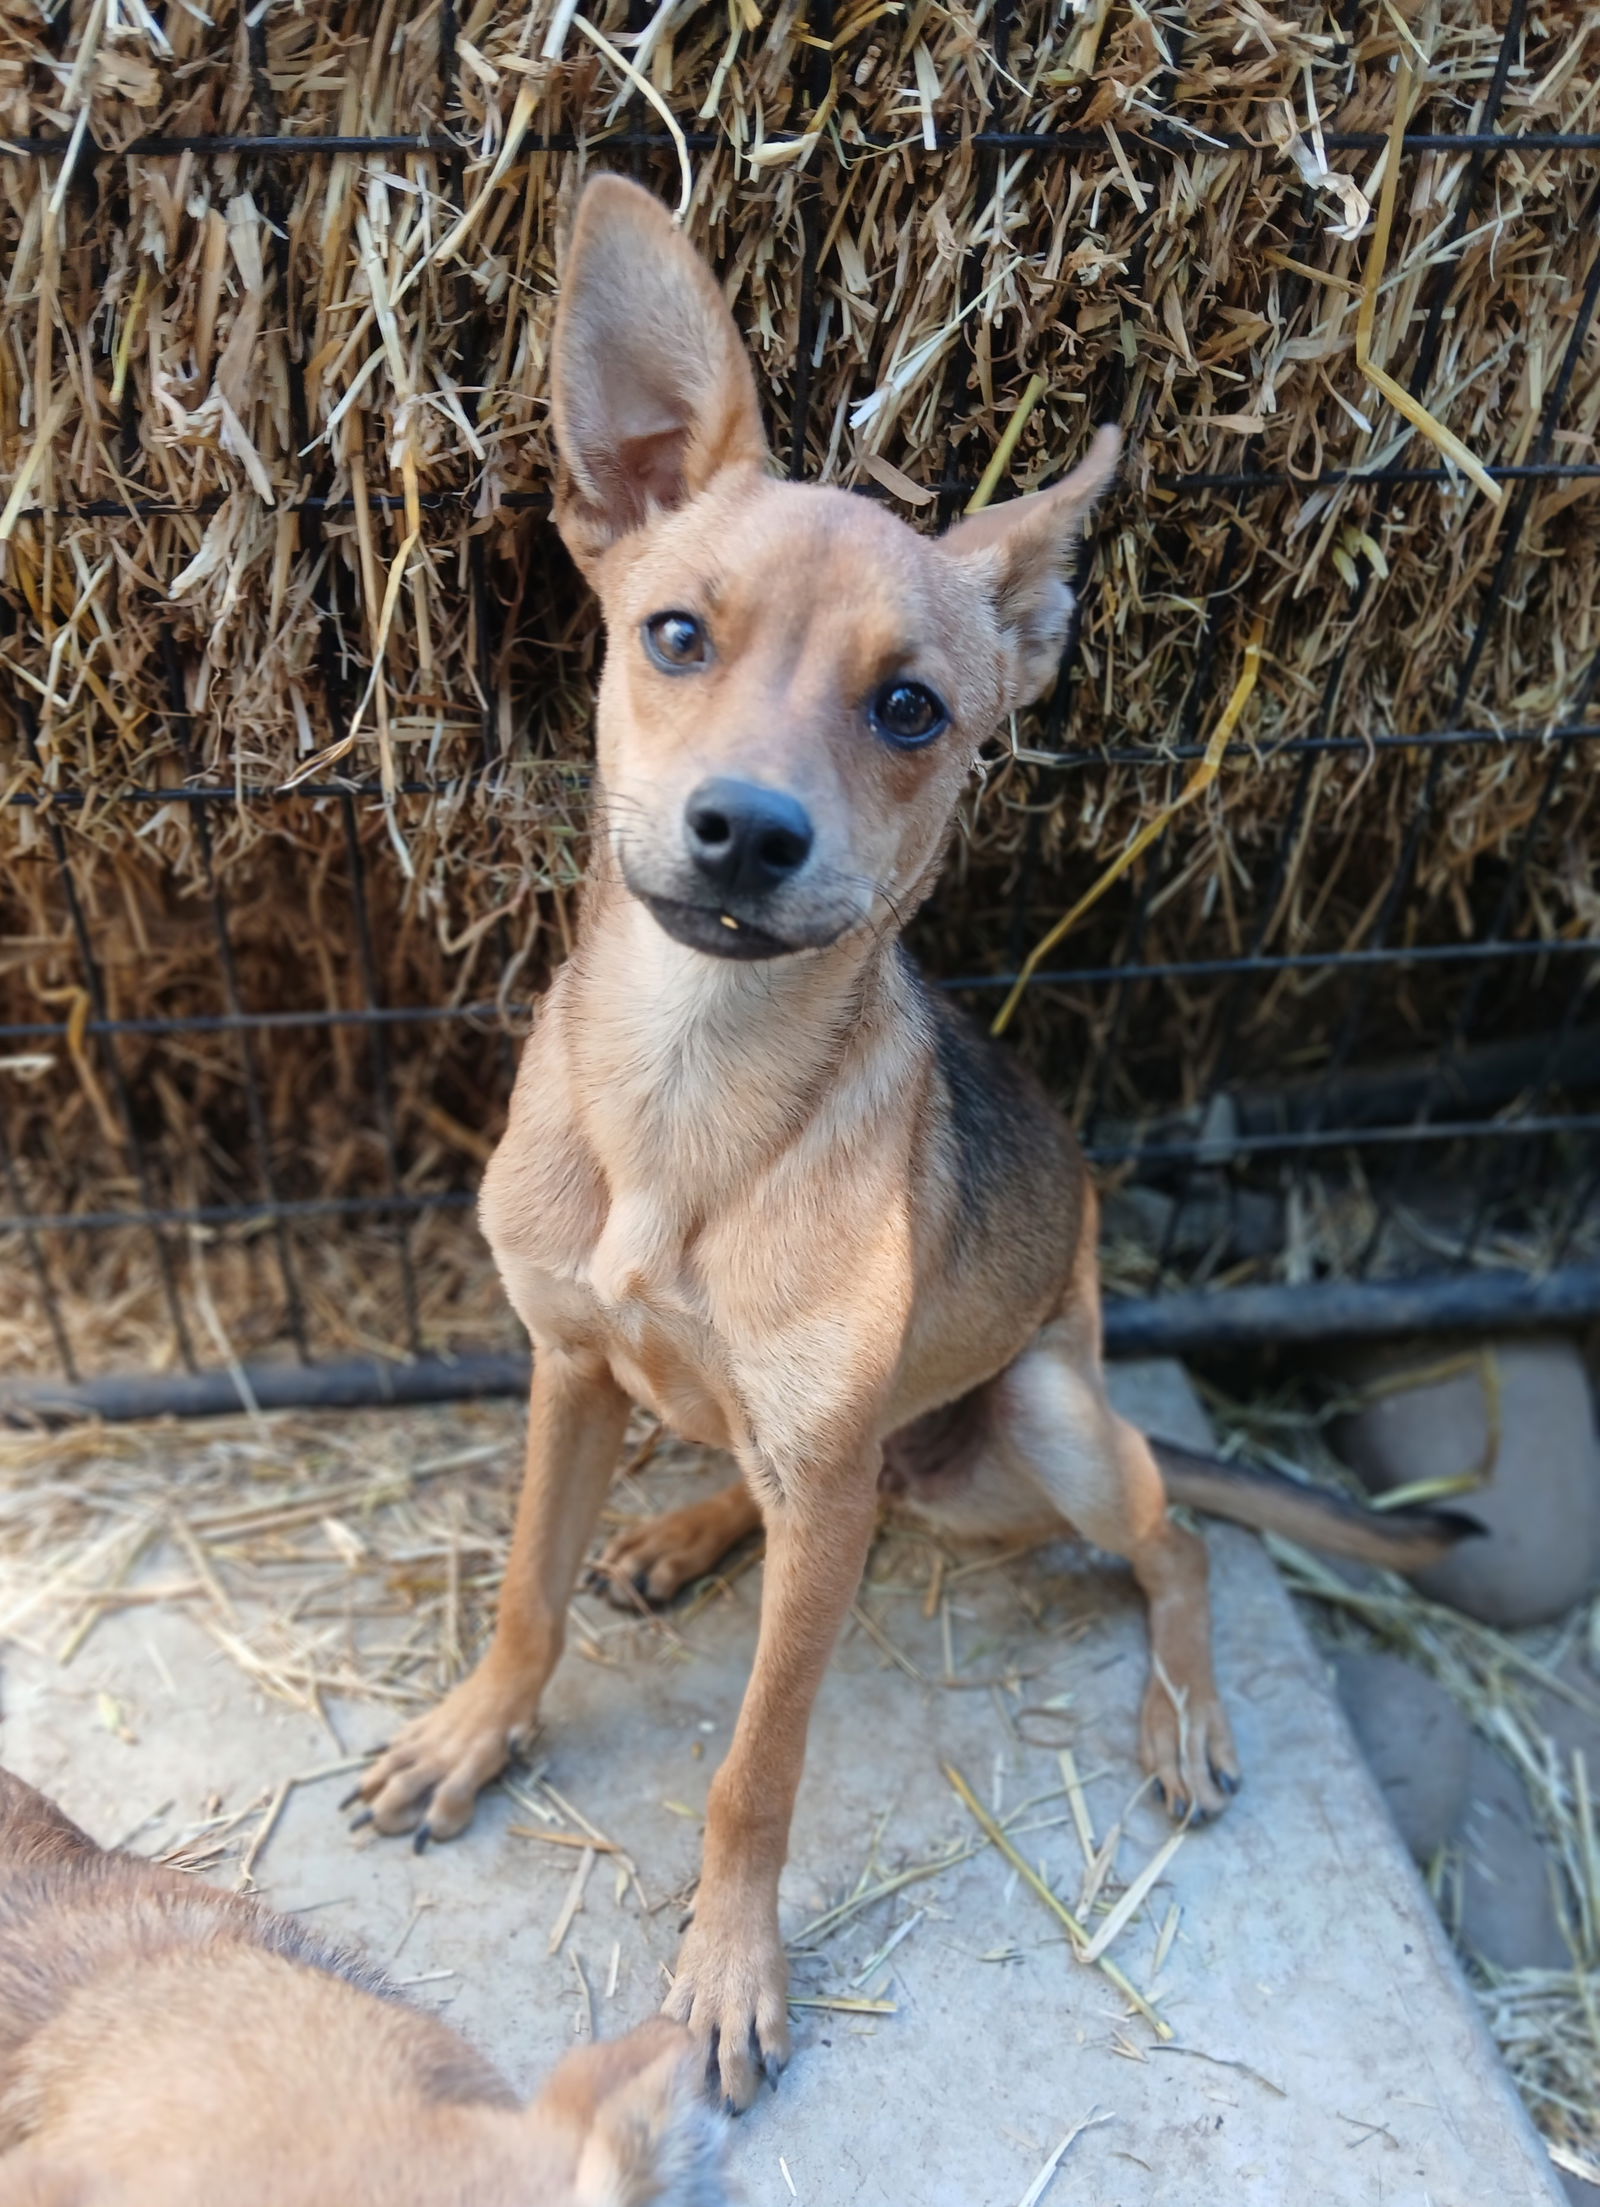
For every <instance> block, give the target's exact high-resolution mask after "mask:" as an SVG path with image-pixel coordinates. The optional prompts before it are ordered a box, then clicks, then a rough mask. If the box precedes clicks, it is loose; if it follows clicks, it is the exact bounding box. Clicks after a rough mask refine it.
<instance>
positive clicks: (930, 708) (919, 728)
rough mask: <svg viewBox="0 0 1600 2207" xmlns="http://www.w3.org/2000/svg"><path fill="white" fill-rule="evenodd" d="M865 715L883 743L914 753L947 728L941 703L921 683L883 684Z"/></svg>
mask: <svg viewBox="0 0 1600 2207" xmlns="http://www.w3.org/2000/svg"><path fill="white" fill-rule="evenodd" d="M867 713H868V716H869V718H870V719H871V721H872V725H873V727H874V728H875V729H876V730H877V732H878V734H879V735H880V736H882V738H883V740H884V742H885V743H892V744H896V745H898V746H899V748H900V749H901V750H902V751H914V750H915V749H916V748H917V746H918V745H919V744H924V743H931V742H932V741H933V739H934V737H935V736H936V735H938V734H939V733H940V732H941V730H943V729H945V728H948V727H949V725H950V715H949V713H948V712H947V711H946V709H945V706H944V704H943V701H942V700H941V699H939V698H937V697H935V695H934V693H933V692H932V690H930V689H929V688H928V687H927V685H926V684H925V683H922V682H886V683H885V684H884V685H883V688H882V689H881V690H880V691H879V692H878V694H877V695H876V697H874V699H873V700H872V703H871V704H870V705H869V706H868V707H867Z"/></svg>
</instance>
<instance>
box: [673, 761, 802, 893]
mask: <svg viewBox="0 0 1600 2207" xmlns="http://www.w3.org/2000/svg"><path fill="white" fill-rule="evenodd" d="M683 828H684V838H685V840H686V842H687V843H688V846H689V856H690V857H691V858H692V859H693V860H694V862H695V865H696V866H697V867H698V868H699V870H700V872H701V873H702V874H703V875H704V876H705V878H706V880H707V881H709V882H710V883H711V885H712V887H713V888H714V889H716V890H717V891H718V892H719V893H720V894H722V895H723V896H747V897H760V896H765V895H767V894H768V893H769V892H770V891H771V890H773V889H778V888H781V887H782V885H783V884H784V882H786V881H787V880H788V879H789V878H790V876H791V875H792V874H797V873H798V872H799V871H800V869H801V867H802V866H803V865H804V864H805V862H806V859H807V857H808V856H809V855H810V851H811V845H812V842H813V841H814V839H815V838H814V835H813V831H812V826H811V820H810V816H809V815H808V814H807V812H806V809H805V807H804V805H802V804H798V803H797V802H796V801H795V799H794V798H793V797H786V796H785V795H784V794H783V792H782V790H780V789H762V788H761V787H759V785H758V784H757V783H755V782H736V781H733V780H731V779H729V778H728V777H726V776H723V775H718V776H717V777H716V778H715V779H714V780H712V781H709V782H702V783H701V784H700V787H699V788H698V789H697V790H696V791H695V793H694V795H693V796H692V797H691V798H690V799H689V802H688V804H687V805H686V806H685V808H684V815H683Z"/></svg>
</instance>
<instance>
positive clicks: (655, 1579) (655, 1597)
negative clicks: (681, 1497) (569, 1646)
mask: <svg viewBox="0 0 1600 2207" xmlns="http://www.w3.org/2000/svg"><path fill="white" fill-rule="evenodd" d="M760 1524H761V1511H760V1508H759V1506H758V1505H757V1503H756V1499H755V1496H754V1495H753V1494H752V1493H751V1492H750V1489H749V1488H748V1487H747V1486H746V1484H745V1482H744V1481H743V1480H742V1479H735V1480H733V1481H732V1482H731V1484H730V1485H728V1486H726V1487H722V1488H719V1489H718V1491H717V1492H716V1493H715V1494H709V1495H707V1496H706V1497H705V1499H704V1500H703V1501H700V1502H690V1503H686V1504H685V1506H684V1507H683V1508H682V1509H681V1510H664V1511H662V1512H661V1514H660V1515H659V1516H656V1517H641V1518H637V1519H635V1520H634V1521H633V1523H631V1524H628V1525H623V1526H620V1527H619V1528H618V1530H617V1531H616V1532H615V1533H613V1534H612V1536H611V1538H610V1540H608V1541H607V1543H606V1545H605V1548H604V1550H603V1551H602V1553H601V1555H600V1557H599V1559H598V1561H597V1562H596V1563H595V1565H594V1568H593V1569H592V1571H591V1572H590V1574H589V1584H590V1586H591V1588H592V1589H593V1591H594V1592H595V1593H597V1594H604V1595H605V1597H606V1599H607V1600H608V1601H610V1602H614V1603H615V1604H616V1606H617V1607H618V1608H619V1609H637V1607H638V1605H639V1603H640V1602H646V1603H648V1604H649V1605H650V1606H651V1607H652V1608H657V1607H659V1606H660V1604H661V1603H663V1602H670V1601H671V1599H672V1597H673V1595H674V1594H676V1593H678V1592H680V1591H681V1589H682V1588H684V1587H686V1586H687V1585H689V1584H690V1582H691V1581H692V1580H694V1579H698V1578H703V1577H704V1576H705V1574H706V1572H708V1571H712V1570H715V1568H716V1566H717V1565H718V1564H719V1563H720V1562H721V1561H722V1559H723V1557H724V1556H725V1555H727V1553H728V1551H729V1550H730V1549H732V1548H736V1547H737V1546H738V1545H739V1542H740V1541H741V1540H744V1539H745V1538H747V1536H748V1535H749V1534H751V1533H753V1532H755V1531H756V1530H757V1529H758V1528H759V1526H760Z"/></svg>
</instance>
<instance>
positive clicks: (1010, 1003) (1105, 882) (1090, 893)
mask: <svg viewBox="0 0 1600 2207" xmlns="http://www.w3.org/2000/svg"><path fill="white" fill-rule="evenodd" d="M1266 632H1267V624H1266V622H1265V621H1264V620H1262V619H1260V618H1258V619H1257V621H1256V623H1255V626H1254V627H1253V628H1252V629H1251V631H1250V640H1249V642H1248V643H1247V644H1246V645H1245V647H1244V666H1243V668H1242V669H1241V670H1240V674H1239V679H1238V681H1237V682H1236V683H1235V684H1234V685H1233V694H1232V695H1231V696H1230V697H1229V699H1228V702H1227V704H1226V705H1225V706H1224V707H1223V709H1222V717H1221V719H1220V720H1219V721H1218V722H1217V725H1216V727H1215V728H1214V729H1213V730H1212V734H1211V740H1210V742H1209V743H1208V744H1207V745H1206V749H1205V757H1204V758H1203V759H1202V760H1201V761H1200V763H1199V765H1198V766H1197V767H1196V768H1195V770H1194V772H1193V773H1192V774H1191V775H1190V776H1189V779H1188V780H1187V781H1186V782H1185V783H1184V785H1183V787H1182V789H1181V790H1179V792H1178V794H1177V796H1176V797H1174V798H1173V800H1172V802H1171V804H1169V805H1163V806H1162V808H1161V810H1160V811H1159V812H1158V813H1157V814H1156V816H1155V818H1154V819H1153V820H1147V821H1146V822H1145V824H1144V826H1143V827H1142V828H1141V829H1140V830H1139V832H1138V834H1137V835H1136V836H1135V837H1134V839H1133V841H1132V842H1131V843H1130V844H1129V845H1128V847H1127V849H1126V850H1125V851H1123V852H1122V853H1121V854H1120V855H1119V856H1118V857H1117V858H1114V859H1113V860H1112V862H1111V864H1110V865H1109V866H1108V867H1107V868H1106V870H1105V872H1104V873H1103V874H1102V875H1101V876H1100V878H1099V879H1098V881H1096V882H1095V883H1094V884H1093V885H1092V887H1090V888H1089V889H1087V890H1086V891H1085V892H1084V894H1083V895H1082V896H1081V897H1080V898H1079V899H1078V901H1077V903H1076V904H1075V905H1073V907H1072V909H1071V911H1069V912H1068V913H1066V914H1065V916H1064V917H1063V918H1061V919H1059V920H1057V922H1056V924H1055V926H1054V927H1052V928H1051V930H1050V932H1049V934H1048V935H1046V936H1045V937H1044V939H1043V941H1042V942H1039V943H1036V944H1035V945H1034V947H1033V949H1032V950H1030V951H1029V953H1028V955H1027V957H1026V958H1025V959H1024V960H1023V963H1022V971H1021V972H1020V973H1019V974H1018V975H1017V978H1016V980H1015V981H1014V982H1013V983H1012V985H1011V993H1010V994H1009V995H1008V996H1007V998H1006V1000H1005V1002H1004V1003H1003V1004H1002V1005H1001V1007H1000V1009H999V1011H998V1012H996V1014H995V1019H994V1025H993V1026H992V1027H991V1028H990V1030H989V1032H990V1033H991V1034H995V1035H1003V1034H1004V1033H1005V1031H1006V1029H1007V1027H1009V1026H1010V1024H1011V1015H1012V1013H1013V1012H1014V1011H1015V1010H1016V1008H1017V1006H1018V1004H1020V1003H1021V1001H1022V992H1023V990H1024V989H1025V988H1026V987H1027V985H1028V983H1029V982H1030V981H1031V980H1032V978H1033V976H1034V975H1035V974H1036V973H1037V972H1038V970H1039V968H1040V966H1041V965H1042V964H1043V962H1044V960H1045V959H1046V958H1048V957H1049V955H1050V953H1051V951H1052V950H1054V949H1055V947H1056V945H1057V943H1059V942H1060V941H1061V940H1062V938H1063V937H1064V936H1066V935H1069V934H1071V932H1072V930H1073V928H1075V927H1076V926H1077V924H1078V922H1079V920H1081V919H1082V917H1083V915H1084V913H1085V912H1087V911H1088V910H1089V908H1090V906H1091V905H1093V904H1098V902H1099V901H1100V899H1101V898H1102V897H1103V896H1104V895H1105V893H1106V891H1107V890H1108V889H1109V888H1110V887H1111V884H1112V883H1113V882H1114V881H1116V880H1118V879H1120V877H1121V876H1122V875H1123V874H1125V873H1126V872H1127V870H1128V868H1129V867H1130V866H1131V865H1132V864H1133V862H1134V860H1135V859H1136V858H1138V857H1139V856H1140V855H1141V853H1143V852H1144V851H1147V850H1148V849H1149V848H1150V845H1151V844H1152V843H1153V842H1154V841H1155V840H1156V838H1157V836H1159V835H1161V834H1162V833H1163V832H1164V830H1165V829H1166V828H1167V826H1168V825H1169V824H1170V822H1171V821H1173V820H1174V819H1176V817H1177V815H1178V814H1179V813H1180V812H1182V811H1183V809H1184V807H1185V806H1186V805H1189V804H1192V803H1193V802H1194V800H1195V798H1196V797H1198V796H1200V795H1201V793H1202V792H1203V791H1205V790H1207V789H1209V788H1210V787H1211V784H1212V783H1213V782H1214V781H1215V780H1216V778H1217V775H1218V774H1219V772H1220V771H1221V768H1222V761H1223V758H1224V755H1225V754H1226V752H1227V748H1228V742H1229V739H1230V737H1231V736H1232V734H1233V731H1234V730H1235V728H1237V727H1238V725H1239V719H1240V715H1241V714H1242V713H1243V711H1244V709H1245V707H1246V705H1248V704H1249V702H1250V697H1251V693H1252V692H1253V691H1254V689H1255V686H1256V678H1257V676H1258V675H1259V674H1260V672H1261V642H1262V638H1263V637H1264V636H1265V635H1266Z"/></svg>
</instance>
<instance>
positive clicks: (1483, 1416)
mask: <svg viewBox="0 0 1600 2207" xmlns="http://www.w3.org/2000/svg"><path fill="white" fill-rule="evenodd" d="M1481 1356H1482V1357H1487V1358H1491V1359H1492V1360H1493V1370H1494V1372H1495V1374H1496V1375H1497V1377H1498V1392H1499V1428H1500V1430H1499V1445H1498V1448H1497V1449H1496V1450H1495V1452H1494V1462H1493V1464H1492V1466H1491V1468H1490V1473H1489V1477H1488V1480H1487V1482H1486V1483H1485V1484H1484V1485H1483V1486H1481V1487H1480V1488H1478V1489H1477V1490H1476V1491H1474V1492H1473V1493H1471V1494H1469V1495H1465V1496H1463V1497H1461V1499H1460V1507H1461V1508H1463V1509H1465V1510H1468V1511H1469V1512H1470V1513H1471V1515H1472V1516H1474V1517H1476V1518H1477V1519H1478V1520H1479V1521H1480V1523H1482V1524H1483V1526H1484V1527H1485V1528H1486V1531H1487V1534H1488V1537H1487V1538H1486V1539H1483V1540H1468V1541H1463V1542H1462V1543H1461V1545H1460V1546H1459V1547H1458V1548H1456V1549H1454V1550H1453V1551H1452V1553H1451V1554H1450V1555H1449V1556H1447V1557H1446V1558H1445V1559H1444V1561H1443V1562H1442V1563H1439V1564H1436V1565H1435V1566H1434V1567H1433V1569H1432V1570H1430V1571H1427V1572H1424V1573H1422V1574H1420V1575H1419V1578H1418V1582H1417V1583H1418V1584H1419V1585H1420V1586H1421V1587H1422V1589H1423V1591H1424V1592H1425V1593H1428V1594H1431V1595H1433V1596H1434V1597H1435V1598H1436V1599H1438V1600H1440V1601H1446V1602H1450V1603H1453V1604H1454V1606H1455V1607H1456V1608H1458V1609H1463V1610H1465V1611H1466V1612H1467V1614H1468V1615H1469V1616H1472V1617H1478V1618H1481V1619H1482V1620H1483V1621H1484V1622H1485V1623H1486V1624H1493V1625H1508V1626H1515V1625H1528V1624H1537V1623H1540V1622H1542V1621H1543V1620H1545V1619H1546V1618H1550V1617H1556V1616H1559V1615H1560V1614H1561V1613H1562V1611H1563V1610H1566V1609H1569V1608H1570V1607H1571V1606H1572V1604H1573V1603H1574V1602H1575V1601H1578V1600H1579V1599H1580V1598H1581V1597H1582V1596H1583V1595H1584V1594H1585V1593H1586V1592H1587V1591H1588V1589H1589V1587H1590V1585H1591V1584H1592V1583H1593V1581H1594V1577H1595V1572H1596V1569H1597V1567H1600V1447H1597V1445H1596V1441H1595V1430H1594V1413H1593V1407H1592V1404H1591V1402H1590V1397H1589V1386H1588V1380H1587V1377H1586V1375H1585V1372H1584V1368H1583V1363H1582V1360H1581V1358H1580V1357H1579V1355H1578V1352H1577V1350H1576V1349H1575V1348H1574V1347H1573V1346H1572V1344H1571V1343H1570V1342H1568V1341H1564V1340H1534V1341H1501V1342H1492V1343H1485V1344H1482V1345H1481ZM1452 1365H1453V1366H1454V1367H1455V1368H1454V1369H1447V1370H1446V1372H1445V1375H1444V1376H1442V1377H1438V1378H1430V1377H1428V1376H1427V1375H1428V1374H1429V1372H1430V1371H1432V1372H1438V1371H1439V1369H1440V1367H1441V1366H1446V1367H1450V1366H1452ZM1409 1370H1415V1371H1416V1373H1417V1375H1418V1382H1419V1383H1418V1384H1417V1385H1415V1386H1408V1385H1405V1384H1403V1382H1404V1378H1405V1375H1406V1373H1407V1372H1408V1371H1409ZM1346 1376H1347V1378H1348V1379H1349V1380H1350V1381H1351V1382H1352V1383H1353V1384H1354V1385H1355V1387H1356V1388H1357V1389H1358V1390H1359V1389H1361V1388H1363V1387H1368V1388H1370V1387H1372V1386H1373V1385H1374V1383H1376V1382H1383V1383H1384V1385H1385V1391H1384V1392H1382V1393H1374V1394H1373V1395H1371V1397H1370V1399H1368V1400H1366V1401H1365V1402H1363V1403H1362V1405H1361V1407H1360V1408H1359V1409H1357V1410H1355V1411H1354V1412H1352V1413H1351V1414H1350V1415H1348V1416H1346V1417H1344V1418H1342V1419H1340V1420H1339V1421H1338V1423H1337V1425H1336V1427H1335V1430H1334V1440H1335V1444H1336V1446H1337V1447H1338V1448H1339V1450H1340V1452H1341V1454H1342V1455H1343V1456H1344V1458H1345V1460H1346V1461H1347V1462H1348V1463H1349V1464H1350V1465H1351V1466H1352V1467H1353V1468H1354V1470H1355V1471H1356V1472H1357V1474H1358V1475H1359V1476H1360V1478H1361V1479H1362V1480H1363V1481H1364V1482H1365V1483H1366V1485H1367V1486H1368V1487H1369V1488H1371V1489H1372V1490H1373V1491H1374V1492H1377V1493H1382V1492H1385V1491H1387V1490H1388V1489H1390V1488H1393V1487H1403V1486H1410V1485H1412V1484H1413V1483H1414V1482H1415V1481H1417V1480H1433V1479H1450V1478H1455V1477H1458V1476H1459V1475H1460V1474H1462V1473H1463V1472H1468V1471H1472V1470H1474V1469H1476V1468H1477V1467H1478V1466H1479V1465H1480V1464H1481V1463H1482V1462H1483V1459H1484V1457H1485V1455H1486V1454H1487V1453H1488V1452H1489V1446H1490V1440H1491V1431H1490V1425H1489V1415H1488V1404H1487V1399H1486V1393H1485V1387H1484V1378H1483V1369H1482V1366H1481V1363H1480V1361H1479V1354H1478V1353H1475V1352H1473V1351H1471V1350H1465V1351H1461V1352H1452V1351H1451V1350H1449V1349H1448V1348H1441V1347H1439V1346H1437V1345H1434V1344H1423V1345H1418V1344H1416V1343H1411V1344H1408V1345H1407V1346H1406V1347H1405V1348H1404V1349H1402V1350H1400V1351H1380V1352H1377V1353H1375V1354H1374V1353H1368V1354H1366V1355H1363V1356H1362V1357H1360V1358H1359V1359H1357V1360H1353V1361H1352V1362H1351V1363H1350V1364H1348V1365H1347V1366H1346ZM1397 1381H1398V1382H1401V1384H1398V1385H1397V1384H1395V1383H1396V1382H1397Z"/></svg>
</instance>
